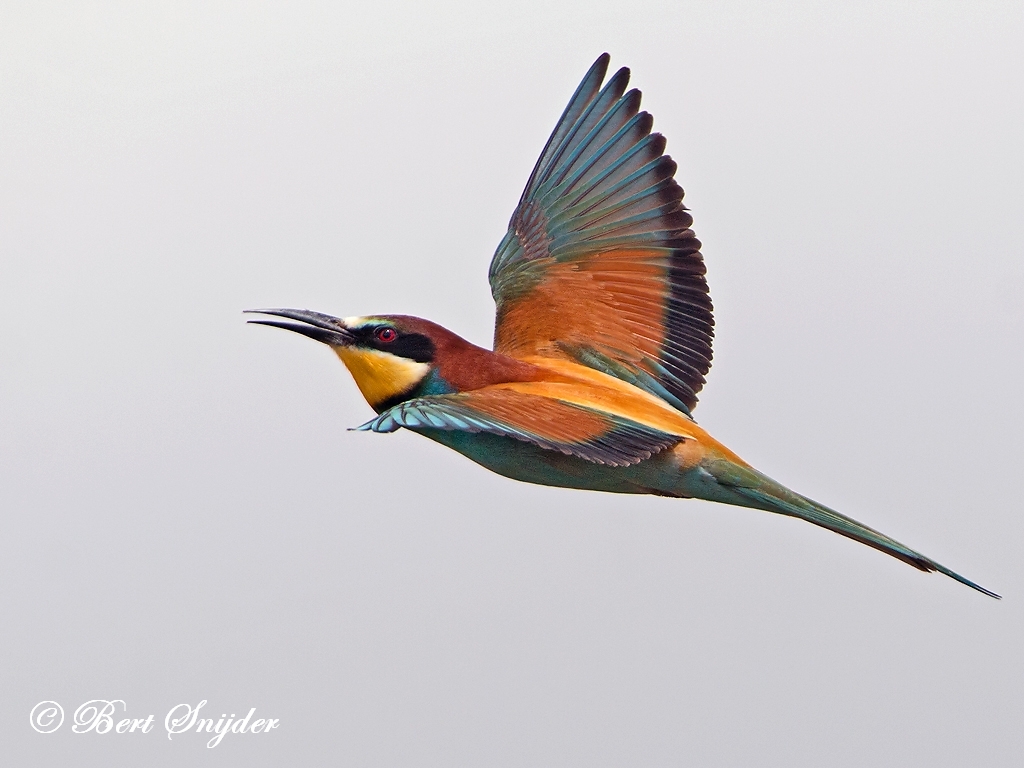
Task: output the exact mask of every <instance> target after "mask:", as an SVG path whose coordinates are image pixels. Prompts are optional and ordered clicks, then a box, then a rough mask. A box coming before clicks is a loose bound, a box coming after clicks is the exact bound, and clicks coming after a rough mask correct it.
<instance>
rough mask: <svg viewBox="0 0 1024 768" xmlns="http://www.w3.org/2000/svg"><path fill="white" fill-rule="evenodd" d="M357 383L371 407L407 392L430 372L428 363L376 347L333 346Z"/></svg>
mask: <svg viewBox="0 0 1024 768" xmlns="http://www.w3.org/2000/svg"><path fill="white" fill-rule="evenodd" d="M334 353H335V354H336V355H337V356H338V357H339V358H341V362H343V363H344V364H345V367H346V368H348V370H349V373H351V374H352V378H353V379H355V380H356V386H357V387H359V391H360V392H362V393H363V397H365V398H366V402H368V403H369V404H370V405H371V406H376V405H378V404H379V403H383V402H384V401H386V400H389V399H390V398H392V397H395V396H396V395H400V394H402V393H403V392H408V391H409V390H410V389H412V388H413V387H414V386H416V385H417V384H419V383H420V381H422V380H423V377H424V376H426V375H427V373H429V372H430V365H429V364H428V363H417V362H416V361H415V360H410V359H408V358H406V357H398V356H397V355H392V354H390V353H389V352H381V351H379V350H376V349H357V348H356V347H334Z"/></svg>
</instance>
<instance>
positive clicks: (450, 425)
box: [251, 54, 998, 597]
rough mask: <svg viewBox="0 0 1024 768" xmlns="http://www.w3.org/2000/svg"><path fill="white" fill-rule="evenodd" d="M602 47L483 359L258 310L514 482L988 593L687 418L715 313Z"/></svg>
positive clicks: (370, 393) (644, 128)
mask: <svg viewBox="0 0 1024 768" xmlns="http://www.w3.org/2000/svg"><path fill="white" fill-rule="evenodd" d="M608 60H609V57H608V54H603V55H602V56H601V57H599V58H598V60H597V61H596V62H595V63H594V65H593V66H592V67H591V68H590V71H589V72H587V74H586V77H584V78H583V82H582V83H580V86H579V88H577V89H576V93H574V94H573V97H572V99H571V100H570V101H569V105H568V106H567V107H566V108H565V112H563V113H562V117H561V119H560V120H559V121H558V124H557V125H556V126H555V130H554V132H553V133H552V134H551V138H550V139H548V143H547V145H546V146H545V147H544V151H543V152H542V153H541V156H540V159H539V160H538V161H537V164H536V166H535V167H534V169H533V173H532V174H530V179H529V181H528V182H527V184H526V189H525V190H524V192H523V196H522V198H521V199H520V200H519V205H518V206H517V207H516V210H515V213H513V214H512V220H511V221H510V222H509V227H508V232H507V233H506V234H505V237H504V238H503V239H502V241H501V243H500V244H499V245H498V249H497V251H496V252H495V254H494V258H493V260H492V261H491V267H490V283H491V293H492V295H493V296H494V302H495V304H496V305H497V317H496V321H495V330H494V351H493V352H492V351H490V350H487V349H483V348H482V347H478V346H475V345H474V344H471V343H469V342H468V341H466V340H465V339H462V338H460V337H459V336H456V335H455V334H454V333H452V332H451V331H449V330H446V329H445V328H442V327H441V326H439V325H436V324H434V323H432V322H430V321H429V320H421V319H420V318H417V317H408V316H405V315H376V316H372V317H346V318H343V319H339V318H336V317H331V316H330V315H324V314H320V313H318V312H310V311H308V310H298V309H269V310H252V311H254V312H259V313H260V314H264V315H273V316H276V317H280V318H285V319H286V320H291V321H298V322H285V321H281V320H253V321H251V322H254V323H262V324H264V325H272V326H275V327H278V328H285V329H287V330H290V331H296V332H298V333H301V334H303V335H304V336H308V337H310V338H312V339H316V340H317V341H320V342H323V343H324V344H326V345H328V346H329V347H330V348H331V349H332V350H334V352H335V353H336V354H337V356H338V357H340V358H341V360H342V362H343V363H344V364H345V365H346V366H347V367H348V369H349V371H350V372H351V373H352V376H353V378H354V379H355V382H356V384H357V385H358V387H359V390H360V391H361V392H362V394H363V396H364V397H365V398H366V401H367V402H368V403H369V404H370V406H371V407H372V408H373V409H374V410H375V411H376V412H377V414H378V416H377V418H375V419H373V420H371V421H369V422H367V423H366V424H364V425H362V426H361V427H358V429H360V430H372V431H374V432H394V431H395V430H397V429H399V428H400V427H404V428H405V429H409V430H412V431H413V432H418V433H420V434H422V435H424V436H426V437H429V438H430V439H432V440H435V441H437V442H439V443H441V444H443V445H446V446H448V447H449V448H453V449H455V450H456V451H458V452H459V453H462V454H463V455H465V456H467V457H468V458H470V459H472V460H473V461H475V462H476V463H478V464H481V465H483V466H484V467H487V468H488V469H490V470H493V471H494V472H497V473H498V474H501V475H505V476H506V477H510V478H513V479H515V480H523V481H526V482H529V483H539V484H541V485H554V486H561V487H566V488H581V489H586V490H594V491H611V492H613V493H652V494H656V495H659V496H675V497H680V498H697V499H707V500H710V501H718V502H722V503H724V504H736V505H739V506H743V507H753V508H754V509H761V510H766V511H768V512H776V513H778V514H782V515H790V516H792V517H799V518H802V519H804V520H807V521H808V522H811V523H814V524H815V525H820V526H822V527H823V528H828V529H829V530H832V531H835V532H836V533H840V534H842V535H843V536H847V537H849V538H851V539H854V540H855V541H859V542H862V543H864V544H867V545H868V546H870V547H874V548H875V549H879V550H881V551H882V552H885V553H887V554H889V555H892V556H893V557H896V558H898V559H900V560H902V561H903V562H905V563H909V564H910V565H912V566H914V567H915V568H918V569H920V570H922V571H939V572H940V573H944V574H946V575H947V576H950V577H952V578H954V579H956V580H957V581H959V582H961V583H963V584H966V585H967V586H969V587H973V588H974V589H976V590H978V591H979V592H984V593H985V594H986V595H991V596H992V597H998V595H996V594H995V593H993V592H990V591H989V590H987V589H984V588H983V587H980V586H978V585H977V584H975V583H973V582H971V581H969V580H968V579H966V578H964V577H963V576H960V575H959V574H957V573H954V572H953V571H951V570H949V569H948V568H946V567H944V566H942V565H939V564H938V563H936V562H935V561H934V560H932V559H930V558H928V557H925V556H924V555H922V554H920V553H919V552H915V551H914V550H912V549H910V548H908V547H905V546H904V545H903V544H900V543H899V542H898V541H894V540H893V539H890V538H889V537H888V536H885V535H884V534H881V533H879V532H878V531H875V530H872V529H871V528H868V527H867V526H865V525H861V524H860V523H858V522H857V521H856V520H852V519H850V518H848V517H845V516H843V515H841V514H839V513H838V512H834V511H833V510H831V509H829V508H828V507H825V506H822V505H821V504H818V503H817V502H815V501H811V500H810V499H808V498H806V497H804V496H801V495H800V494H798V493H794V492H793V491H791V490H789V489H788V488H786V487H784V486H782V485H780V484H779V483H777V482H775V481H774V480H771V479H770V478H768V477H766V476H765V475H763V474H761V473H760V472H758V471H757V470H756V469H754V468H753V467H751V466H750V465H749V464H747V462H745V461H743V459H741V458H740V457H739V456H737V455H736V454H735V453H733V452H732V451H730V450H729V449H728V448H726V447H725V446H724V445H722V444H721V443H719V442H718V441H717V440H715V439H714V438H713V437H711V435H709V434H708V433H707V432H705V431H704V430H703V429H701V428H700V427H699V426H697V424H696V422H695V421H694V419H693V416H692V411H693V409H694V407H695V406H696V404H697V393H698V392H700V390H701V387H703V385H704V376H705V375H706V374H707V372H708V370H709V369H710V367H711V340H712V336H713V327H714V320H713V318H712V306H711V299H710V298H709V297H708V287H707V282H706V281H705V279H704V274H705V269H704V260H703V257H702V256H701V253H700V247H701V246H700V242H699V241H698V240H697V238H696V237H694V233H693V230H691V229H690V225H691V224H692V222H693V219H692V218H691V216H690V214H689V213H687V210H686V208H684V207H683V205H682V199H683V190H682V189H681V188H680V187H679V185H678V184H677V183H676V182H675V180H674V178H673V177H674V175H675V171H676V164H675V162H673V160H672V159H671V158H670V157H669V156H668V155H666V154H664V149H665V139H664V137H663V136H662V135H661V134H658V133H652V132H651V124H652V118H651V115H650V114H648V113H647V112H641V111H640V91H638V90H635V89H634V90H630V91H628V92H627V91H626V85H627V83H628V82H629V70H628V69H625V68H623V69H620V70H619V71H618V72H616V73H615V74H614V75H613V76H612V77H611V79H610V80H608V82H607V83H606V84H604V86H603V87H602V83H603V82H604V78H605V73H606V71H607V68H608Z"/></svg>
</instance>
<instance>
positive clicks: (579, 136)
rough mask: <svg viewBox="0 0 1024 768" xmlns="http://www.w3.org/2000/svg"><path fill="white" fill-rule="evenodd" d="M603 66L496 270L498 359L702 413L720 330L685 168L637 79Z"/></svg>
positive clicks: (547, 159) (534, 177) (537, 175)
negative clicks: (576, 371) (682, 174)
mask: <svg viewBox="0 0 1024 768" xmlns="http://www.w3.org/2000/svg"><path fill="white" fill-rule="evenodd" d="M608 58H609V57H608V54H603V55H602V56H601V57H600V58H598V60H597V61H596V62H595V63H594V65H593V66H592V67H591V68H590V71H589V72H588V73H587V75H586V77H584V78H583V82H582V83H580V86H579V88H578V89H577V90H576V93H575V94H574V95H573V97H572V100H571V101H570V102H569V106H568V107H566V109H565V112H564V113H563V114H562V118H561V119H560V120H559V121H558V125H557V126H556V127H555V131H554V133H552V134H551V138H550V139H549V140H548V143H547V145H546V146H545V147H544V151H543V153H542V154H541V156H540V159H539V160H538V161H537V165H536V167H535V168H534V169H533V173H532V174H531V175H530V180H529V182H528V183H527V185H526V189H525V191H524V192H523V196H522V198H521V199H520V201H519V205H518V206H517V208H516V211H515V213H514V214H513V215H512V220H511V221H510V222H509V229H508V232H507V233H506V235H505V237H504V239H503V240H502V241H501V244H500V245H499V246H498V250H497V251H496V252H495V254H494V258H493V260H492V261H491V268H490V281H491V293H492V294H493V296H494V301H495V304H496V305H497V318H496V322H495V331H494V346H495V350H496V351H498V352H502V353H504V354H506V355H511V356H513V357H526V356H531V355H538V356H542V357H561V358H567V359H571V360H574V361H576V362H579V363H582V364H584V365H587V366H590V367H592V368H596V369H598V370H600V371H603V372H604V373H607V374H610V375H612V376H616V377H617V378H620V379H624V380H626V381H629V382H630V383H631V384H634V385H636V386H638V387H640V388H642V389H645V390H647V391H648V392H651V393H652V394H655V395H657V396H659V397H662V398H663V399H665V400H667V401H668V402H670V403H672V404H673V405H674V406H675V407H677V408H679V409H680V410H683V411H685V412H687V413H688V412H689V410H690V409H692V408H693V407H694V406H695V405H696V404H697V393H698V392H699V391H700V389H701V387H702V386H703V385H704V376H705V374H707V372H708V370H709V369H710V367H711V339H712V336H713V326H714V320H713V318H712V306H711V299H710V298H709V297H708V288H707V283H706V282H705V280H704V261H703V259H702V257H701V255H700V242H699V241H698V240H697V239H696V237H694V234H693V231H692V230H691V229H689V227H690V224H691V223H692V219H691V217H690V215H689V214H688V213H687V212H686V210H685V209H684V208H683V205H682V198H683V190H682V189H680V187H679V185H678V184H676V182H675V180H674V179H673V175H674V174H675V171H676V164H675V162H673V160H672V159H671V158H670V157H669V156H667V155H664V154H663V152H664V149H665V139H664V137H663V136H661V135H660V134H657V133H651V125H652V122H653V121H652V118H651V116H650V114H648V113H647V112H640V111H639V108H640V92H639V91H638V90H635V89H634V90H631V91H629V92H628V93H626V92H625V90H626V85H627V83H628V82H629V70H628V69H625V68H623V69H620V70H619V71H618V72H616V73H615V75H613V76H612V78H611V79H610V80H609V81H608V83H607V84H606V85H605V86H604V87H603V88H602V87H601V83H602V81H603V80H604V76H605V72H606V71H607V68H608Z"/></svg>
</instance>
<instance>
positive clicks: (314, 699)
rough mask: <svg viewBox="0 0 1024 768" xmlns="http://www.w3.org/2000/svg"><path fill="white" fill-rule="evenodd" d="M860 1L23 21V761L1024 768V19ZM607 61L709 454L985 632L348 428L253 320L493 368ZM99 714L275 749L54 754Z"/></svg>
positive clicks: (9, 31) (870, 588)
mask: <svg viewBox="0 0 1024 768" xmlns="http://www.w3.org/2000/svg"><path fill="white" fill-rule="evenodd" d="M844 5H846V6H847V7H846V8H845V9H844V10H836V9H834V8H825V7H824V6H823V5H815V4H794V3H789V4H785V5H782V4H766V3H751V4H747V5H741V4H723V3H719V2H714V3H712V2H707V3H677V2H666V3H661V4H656V3H630V4H627V3H595V2H593V1H592V0H588V1H587V2H580V3H556V4H554V6H552V5H551V4H550V3H548V2H520V1H517V2H515V3H506V4H502V5H500V6H499V5H494V4H481V3H464V4H460V5H442V4H436V3H426V4H424V3H406V4H403V3H398V4H394V3H383V4H381V3H378V4H373V9H372V10H371V9H370V7H369V4H360V5H358V6H357V5H352V4H346V3H334V2H332V3H327V2H325V3H320V4H305V3H283V2H282V3H276V4H275V3H269V4H268V3H259V4H257V3H251V2H244V3H241V2H240V3H236V4H223V3H212V4H211V3H210V2H206V1H205V0H204V2H196V3H191V4H186V3H144V4H132V3H123V4H113V3H91V4H84V3H83V4H79V3H75V4H67V5H46V4H39V3H31V4H30V3H25V4H18V5H15V4H8V3H5V4H4V5H3V7H2V10H0V195H2V197H0V249H2V251H0V258H2V263H0V355H2V366H0V416H2V424H3V425H2V429H0V473H2V477H0V480H2V482H0V505H2V509H3V516H2V526H3V527H2V536H0V569H2V570H0V576H2V579H3V588H2V591H0V616H2V622H3V627H4V628H3V634H2V638H3V641H2V642H3V646H2V655H3V659H4V663H3V667H4V673H3V678H4V679H3V681H2V682H3V685H2V690H3V695H2V697H0V702H2V703H0V741H2V743H3V753H4V761H5V762H6V763H8V764H11V765H43V766H50V765H54V766H56V765H61V766H64V765H76V766H77V765H82V766H93V765H104V766H121V765H124V766H127V765H133V766H139V765H146V766H163V765H211V766H228V765H232V766H234V765H238V766H243V765H244V766H261V765H267V766H270V765H275V766H276V765H286V764H291V765H328V764H332V765H352V766H371V765H372V766H376V765H379V766H399V765H407V766H453V765H466V766H484V765H500V766H556V765H572V766H619V765H652V766H653V765H658V766H662V765H664V766H669V765H681V764H689V765H701V766H826V765H827V766H864V765H871V766H888V765H891V766H966V765H970V766H1008V765H1014V764H1017V765H1019V762H1018V761H1019V760H1020V756H1021V754H1022V750H1024V722H1022V714H1024V706H1022V686H1024V681H1022V673H1024V662H1022V648H1024V611H1022V608H1021V606H1022V597H1024V567H1022V565H1021V558H1020V554H1021V541H1022V533H1024V525H1022V516H1021V502H1020V494H1021V487H1022V477H1024V472H1022V470H1021V467H1020V463H1021V457H1022V449H1024V438H1022V418H1021V417H1022V412H1024V405H1022V393H1021V389H1022V375H1021V374H1022V356H1021V349H1022V343H1021V339H1022V334H1024V308H1022V302H1021V294H1022V289H1024V258H1022V256H1024V248H1022V245H1021V230H1020V221H1021V209H1022V205H1024V181H1022V179H1024V149H1022V146H1024V142H1022V137H1024V106H1022V94H1024V10H1022V5H1021V4H1020V3H1019V2H1014V3H1005V4H983V3H982V4H979V3H962V4H942V5H939V4H936V3H921V4H914V5H909V4H906V5H903V6H901V7H897V8H894V7H891V6H892V5H893V4H892V3H882V4H878V5H856V6H850V5H849V4H844ZM140 6H141V7H140ZM604 50H608V51H610V52H611V53H612V55H613V66H616V67H617V66H619V65H628V66H630V67H632V69H633V73H634V80H633V81H634V83H635V84H636V85H637V86H639V87H640V88H642V89H643V91H644V93H645V100H644V104H645V106H646V107H647V108H648V109H650V110H651V111H652V112H653V113H654V115H655V118H656V122H655V125H656V128H657V129H659V130H661V131H663V132H665V133H666V135H667V136H668V138H669V151H670V152H671V154H672V155H673V156H674V157H675V158H676V159H677V160H678V161H679V164H680V172H679V179H680V181H681V183H682V184H683V186H684V187H685V189H686V190H687V198H686V202H687V203H688V205H689V206H690V207H691V208H692V209H693V212H694V216H695V220H696V224H695V228H696V231H697V234H698V235H699V237H700V238H701V239H702V240H703V241H704V243H705V248H704V253H705V256H706V259H707V264H708V272H709V280H710V283H711V287H712V295H713V297H714V299H715V305H716V309H717V313H718V320H719V324H718V336H717V341H716V351H715V366H714V368H713V370H712V372H711V375H710V381H709V383H708V387H707V389H706V391H705V394H704V395H703V396H702V400H701V405H700V407H699V409H698V410H697V413H696V415H697V417H698V419H699V421H700V422H701V424H703V425H704V426H706V427H707V428H708V429H709V430H710V431H711V432H712V433H713V434H715V435H716V436H718V437H719V438H720V439H722V440H723V441H724V442H726V443H727V444H728V445H730V446H731V447H733V448H734V449H735V450H737V451H738V452H739V453H740V454H741V455H743V456H744V457H746V458H747V459H748V460H750V461H751V462H753V463H754V464H755V465H757V466H758V467H760V468H761V469H763V470H764V471H766V472H768V473H769V474H771V475H773V476H775V477H777V478H778V479H780V480H782V481H784V482H786V483H788V484H790V485H791V486H793V487H794V488H795V489H798V490H800V491H802V492H803V493H806V494H808V495H811V496H813V497H815V498H818V499H821V500H822V501H824V502H826V503H828V504H830V505H833V506H835V507H836V508H838V509H840V510H842V511H845V512H846V513H848V514H850V515H853V516H855V517H857V518H860V519H862V520H864V521H865V522H867V523H869V524H871V525H874V526H877V527H879V528H881V529H882V530H883V531H885V532H887V533H890V534H891V535H894V536H896V537H898V538H900V539H902V540H904V541H906V542H907V543H908V544H910V545H912V546H915V547H917V548H919V549H921V550H922V551H923V552H925V553H927V554H929V555H931V556H933V557H935V558H937V559H938V560H940V561H941V562H943V563H946V564H948V565H949V566H951V567H954V568H956V569H958V570H961V571H962V572H963V573H964V574H966V575H968V576H969V577H971V578H974V579H977V580H978V581H979V582H980V583H982V584H984V585H986V586H988V587H990V588H992V589H994V590H997V591H1000V592H1003V593H1004V594H1005V595H1006V599H1005V600H1003V601H1002V602H1001V603H1000V602H996V601H994V600H990V599H988V598H985V597H983V596H982V595H979V594H977V593H975V592H972V591H971V590H969V589H967V588H965V587H963V586H961V585H958V584H956V583H954V582H953V581H951V580H949V579H946V578H943V577H940V576H935V575H932V576H926V575H923V574H921V573H918V572H916V571H914V570H912V569H911V568H909V567H907V566H906V565H903V564H901V563H899V562H897V561H895V560H891V559H889V558H886V557H884V556H883V555H881V554H879V553H876V552H875V551H873V550H870V549H868V548H866V547H862V546H858V545H855V544H853V543H852V542H849V541H847V540H845V539H842V538H840V537H838V536H835V535H833V534H829V533H827V532H825V531H822V530H820V529H817V528H814V527H812V526H810V525H806V524H803V523H798V522H796V521H791V520H786V519H782V518H778V517H773V516H770V515H767V514H763V513H757V512H751V511H745V510H739V509H732V508H726V507H720V506H715V505H711V504H706V503H702V502H687V501H677V500H668V499H659V498H620V497H614V496H609V495H600V494H587V493H583V492H572V491H563V490H553V489H548V488H540V487H531V486H526V485H520V484H517V483H514V482H511V481H508V480H505V479H502V478H500V477H497V476H495V475H491V474H488V473H487V472H485V471H484V470H482V469H480V468H478V467H476V466H474V465H472V464H470V463H469V462H467V461H466V460H465V459H463V458H461V457H460V456H458V455H456V454H454V453H449V452H446V451H445V450H444V449H442V448H440V447H439V446H436V445H434V444H431V443H429V442H428V441H426V440H423V439H421V438H419V437H416V436H414V435H411V434H407V433H406V434H396V435H391V436H381V435H367V434H355V433H351V432H346V431H345V430H346V428H347V427H351V426H355V425H357V424H359V423H361V422H362V421H364V420H365V419H366V418H368V417H369V415H370V410H369V408H368V407H367V406H366V405H365V403H363V401H362V400H361V398H360V397H359V395H358V392H357V391H356V389H355V387H354V386H353V384H352V383H351V381H350V379H349V377H348V374H347V373H346V372H345V370H344V369H343V368H342V366H341V365H340V364H339V363H338V361H337V360H335V359H334V358H333V356H332V355H331V354H330V353H329V352H328V351H327V350H326V349H323V348H321V347H318V346H317V345H315V344H314V343H312V342H309V341H307V340H304V339H301V338H299V337H297V336H294V335H288V334H285V333H282V332H279V331H275V330H271V329H266V328H256V327H252V326H246V325H244V323H243V317H242V315H241V314H240V312H241V310H242V309H244V308H247V307H260V306H294V307H309V308H313V309H318V310H322V311H326V312H331V313H335V314H340V315H349V314H361V313H371V312H407V313H413V314H420V315H423V316H426V317H430V318H432V319H434V320H436V321H439V322H441V323H444V324H446V325H448V326H449V327H451V328H453V329H454V330H456V331H458V332H460V333H462V334H463V335H465V336H467V337H468V338H469V339H471V340H473V341H475V342H478V343H481V344H487V343H489V340H490V335H491V324H492V304H491V299H490V295H489V292H488V288H487V283H486V270H487V265H488V261H489V259H490V255H491V253H492V251H493V248H494V246H495V245H496V244H497V242H498V240H499V239H500V237H501V235H502V234H503V232H504V230H505V226H506V223H507V221H508V216H509V214H510V213H511V211H512V208H513V206H514V204H515V202H516V201H517V199H518V197H519V194H520V191H521V189H522V187H523V184H524V182H525V180H526V177H527V175H528V173H529V171H530V168H531V167H532V165H533V162H534V159H535V158H536V156H537V154H538V153H539V151H540V149H541V147H542V145H543V143H544V140H545V139H546V138H547V136H548V133H549V131H550V130H551V128H552V126H553V125H554V121H555V119H556V118H557V116H558V115H559V114H560V112H561V110H562V108H563V106H564V104H565V102H566V100H567V99H568V97H569V95H570V94H571V92H572V90H573V88H575V86H576V84H577V82H578V80H579V78H580V77H581V76H582V75H583V73H584V72H585V71H586V69H587V67H588V66H589V65H590V63H591V62H592V61H593V59H594V58H595V57H596V56H597V55H598V54H599V53H600V52H601V51H604ZM91 698H121V699H124V700H126V701H127V703H128V707H129V713H130V714H132V715H136V716H144V715H146V714H149V713H153V714H155V715H156V716H157V719H158V720H162V718H163V716H164V713H166V711H167V710H168V709H169V708H170V707H171V706H173V705H175V704H177V703H180V702H184V701H189V702H193V703H194V702H196V701H198V700H200V699H208V700H209V701H210V705H209V709H210V711H213V712H214V713H215V714H219V713H221V712H228V713H230V712H239V713H241V712H244V711H246V710H247V709H248V708H249V707H250V706H254V707H257V711H258V713H259V714H262V715H265V716H273V717H279V718H281V720H282V726H281V729H280V730H279V731H277V732H274V733H273V734H271V735H269V736H265V737H260V736H245V737H241V736H233V737H229V738H227V739H226V740H225V741H224V742H223V743H222V744H221V745H220V746H219V747H217V748H216V749H215V750H212V751H211V750H207V749H206V748H205V746H204V742H205V739H203V738H200V737H198V736H194V735H191V736H189V735H185V736H179V737H178V738H177V739H176V740H175V741H173V742H171V741H168V740H167V739H166V737H165V736H164V735H163V734H162V733H160V732H159V731H157V732H154V733H151V734H149V735H147V736H144V737H140V736H138V735H135V736H116V735H113V734H109V735H107V736H95V735H91V734H90V735H87V736H75V735H73V734H71V733H70V731H69V728H70V724H69V723H65V725H64V727H63V729H62V730H61V731H60V732H58V733H56V734H52V735H50V736H41V735H39V734H36V733H35V732H33V731H31V730H30V728H29V725H28V713H29V710H30V709H31V707H32V705H33V704H35V703H36V702H37V701H39V700H41V699H56V700H58V701H60V702H61V703H62V704H64V706H65V708H66V709H67V710H68V713H69V716H70V713H71V711H73V709H74V708H75V707H76V706H77V705H78V704H80V703H81V702H83V701H85V700H87V699H91Z"/></svg>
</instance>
